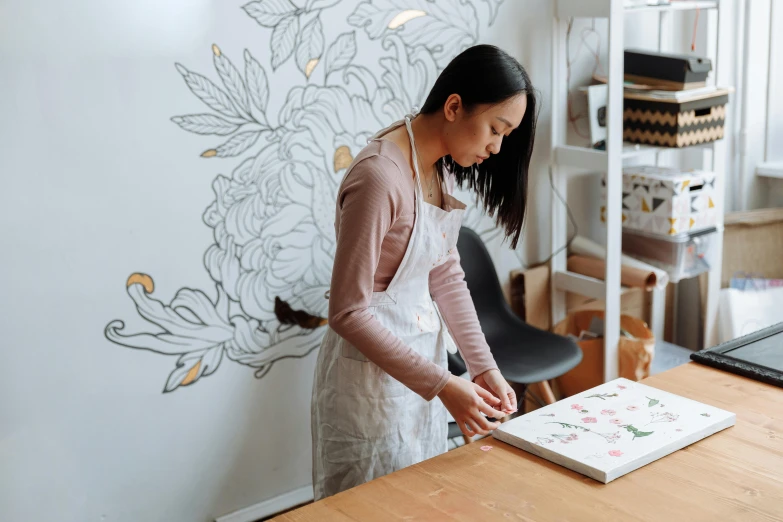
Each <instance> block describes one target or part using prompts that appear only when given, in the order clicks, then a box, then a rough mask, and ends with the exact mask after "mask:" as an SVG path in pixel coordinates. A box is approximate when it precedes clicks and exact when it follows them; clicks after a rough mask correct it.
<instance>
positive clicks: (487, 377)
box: [474, 370, 517, 419]
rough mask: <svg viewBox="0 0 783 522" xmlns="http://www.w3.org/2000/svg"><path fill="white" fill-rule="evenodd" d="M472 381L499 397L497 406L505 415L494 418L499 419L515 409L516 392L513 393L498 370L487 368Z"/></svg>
mask: <svg viewBox="0 0 783 522" xmlns="http://www.w3.org/2000/svg"><path fill="white" fill-rule="evenodd" d="M474 382H475V383H476V384H478V385H479V386H481V387H482V388H484V389H485V390H487V391H488V392H490V393H491V394H492V395H494V397H496V398H499V399H500V401H499V402H500V405H499V406H500V409H502V410H503V413H504V414H505V415H501V416H500V417H495V418H496V419H501V418H503V417H505V416H506V415H508V414H509V413H514V412H515V411H517V394H516V393H514V390H513V389H512V388H511V386H509V384H508V382H506V380H505V379H504V378H503V376H502V375H501V374H500V372H499V371H498V370H487V371H486V372H484V373H482V374H481V375H479V376H477V377H476V379H475V380H474Z"/></svg>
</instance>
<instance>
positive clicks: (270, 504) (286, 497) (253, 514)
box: [215, 485, 313, 522]
mask: <svg viewBox="0 0 783 522" xmlns="http://www.w3.org/2000/svg"><path fill="white" fill-rule="evenodd" d="M311 500H313V486H310V485H307V486H302V487H301V488H298V489H295V490H293V491H289V492H288V493H284V494H282V495H278V496H276V497H274V498H270V499H269V500H265V501H263V502H259V503H258V504H254V505H252V506H248V507H246V508H244V509H240V510H239V511H234V512H233V513H229V514H228V515H223V516H222V517H218V518H217V519H215V522H255V521H256V520H260V519H262V518H264V517H268V516H271V515H274V514H275V513H280V512H281V511H285V510H286V509H290V508H292V507H294V506H298V505H299V504H304V503H305V502H309V501H311Z"/></svg>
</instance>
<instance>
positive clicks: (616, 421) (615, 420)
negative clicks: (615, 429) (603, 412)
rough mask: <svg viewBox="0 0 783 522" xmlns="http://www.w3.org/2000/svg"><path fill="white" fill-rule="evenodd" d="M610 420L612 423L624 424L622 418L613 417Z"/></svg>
mask: <svg viewBox="0 0 783 522" xmlns="http://www.w3.org/2000/svg"><path fill="white" fill-rule="evenodd" d="M609 422H611V423H612V424H622V423H623V421H621V420H620V419H612V420H610V421H609Z"/></svg>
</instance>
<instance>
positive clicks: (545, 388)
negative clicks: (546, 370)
mask: <svg viewBox="0 0 783 522" xmlns="http://www.w3.org/2000/svg"><path fill="white" fill-rule="evenodd" d="M535 386H536V387H537V388H538V390H539V392H540V393H541V398H542V399H544V402H546V403H547V404H554V403H556V402H557V399H555V394H554V393H552V387H551V386H549V382H547V381H541V382H537V383H536V384H535Z"/></svg>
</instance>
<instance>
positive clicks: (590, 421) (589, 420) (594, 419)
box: [582, 417, 598, 424]
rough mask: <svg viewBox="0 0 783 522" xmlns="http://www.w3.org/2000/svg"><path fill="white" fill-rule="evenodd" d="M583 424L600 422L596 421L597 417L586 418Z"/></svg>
mask: <svg viewBox="0 0 783 522" xmlns="http://www.w3.org/2000/svg"><path fill="white" fill-rule="evenodd" d="M582 422H584V423H585V424H591V423H594V422H598V419H596V418H595V417H585V418H583V419H582Z"/></svg>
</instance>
